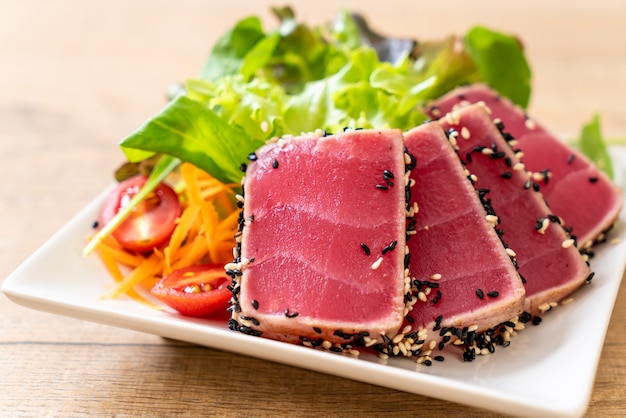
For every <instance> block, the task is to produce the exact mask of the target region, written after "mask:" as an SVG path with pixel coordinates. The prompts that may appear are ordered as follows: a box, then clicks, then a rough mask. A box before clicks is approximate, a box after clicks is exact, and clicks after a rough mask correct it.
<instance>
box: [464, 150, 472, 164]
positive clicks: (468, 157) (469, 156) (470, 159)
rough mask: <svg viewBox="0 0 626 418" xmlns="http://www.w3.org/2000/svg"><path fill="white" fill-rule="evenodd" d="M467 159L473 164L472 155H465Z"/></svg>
mask: <svg viewBox="0 0 626 418" xmlns="http://www.w3.org/2000/svg"><path fill="white" fill-rule="evenodd" d="M465 159H466V160H467V162H468V163H471V162H472V154H470V153H469V152H468V153H467V154H465Z"/></svg>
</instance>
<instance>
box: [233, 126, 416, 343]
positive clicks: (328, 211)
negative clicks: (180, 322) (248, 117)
mask: <svg viewBox="0 0 626 418" xmlns="http://www.w3.org/2000/svg"><path fill="white" fill-rule="evenodd" d="M250 158H251V161H250V164H249V165H248V166H247V171H246V175H245V181H244V183H243V186H244V190H245V203H244V205H243V212H242V213H243V214H242V218H241V222H240V225H241V229H242V230H241V232H242V234H241V236H240V238H239V241H240V242H239V244H238V248H237V249H236V251H239V254H238V256H237V258H236V260H235V262H234V263H232V264H231V265H229V266H227V270H229V271H230V274H231V275H232V276H233V277H234V280H233V308H232V309H233V311H232V319H231V323H230V326H231V328H234V329H236V330H239V331H242V332H246V333H249V334H254V335H261V334H262V335H263V336H266V337H269V338H274V339H279V340H285V341H294V342H304V343H306V344H307V345H315V346H317V345H321V346H322V347H324V348H327V349H332V350H339V349H346V348H348V349H350V348H351V347H352V346H353V345H363V344H364V340H367V341H370V340H371V341H376V340H380V339H381V336H382V335H385V336H391V337H393V336H394V335H395V334H396V333H397V331H398V329H399V327H400V326H401V324H402V320H403V316H404V294H405V267H404V258H405V242H406V235H405V234H406V229H405V227H406V210H407V209H406V200H405V195H406V194H407V190H408V189H407V188H406V187H405V159H406V158H407V155H405V153H404V147H403V138H402V133H401V131H399V130H354V131H348V132H345V133H339V134H337V135H329V136H325V135H322V133H321V132H319V133H318V134H311V135H305V136H301V137H283V138H281V139H278V140H277V141H274V142H271V143H268V144H266V145H265V146H263V147H262V148H261V149H259V150H258V151H257V152H256V153H255V154H253V155H251V156H250ZM408 161H409V162H410V159H409V160H408ZM242 200H243V199H242ZM406 280H408V278H406Z"/></svg>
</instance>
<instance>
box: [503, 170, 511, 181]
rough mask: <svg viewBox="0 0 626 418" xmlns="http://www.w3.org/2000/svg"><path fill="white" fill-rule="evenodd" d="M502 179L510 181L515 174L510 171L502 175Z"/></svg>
mask: <svg viewBox="0 0 626 418" xmlns="http://www.w3.org/2000/svg"><path fill="white" fill-rule="evenodd" d="M500 177H502V178H503V179H510V178H511V177H513V173H511V172H510V171H505V172H504V173H502V174H500Z"/></svg>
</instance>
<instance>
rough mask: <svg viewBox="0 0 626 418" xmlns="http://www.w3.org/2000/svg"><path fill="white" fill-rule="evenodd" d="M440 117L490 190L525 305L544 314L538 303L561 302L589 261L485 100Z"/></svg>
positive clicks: (586, 274)
mask: <svg viewBox="0 0 626 418" xmlns="http://www.w3.org/2000/svg"><path fill="white" fill-rule="evenodd" d="M440 123H441V125H442V126H443V127H444V129H447V130H449V129H453V130H454V131H455V132H456V133H455V134H453V135H456V144H457V147H458V150H459V154H460V156H461V158H462V160H463V161H464V162H465V164H466V165H467V168H468V170H469V171H470V172H471V173H472V174H474V175H476V177H477V178H476V182H475V186H476V187H477V188H478V189H488V190H489V197H490V198H491V199H492V206H493V209H494V210H495V213H496V214H497V215H498V217H499V220H500V224H499V225H498V228H499V229H501V230H502V231H503V232H504V234H503V236H502V239H503V241H504V242H505V243H506V244H508V245H509V246H510V247H511V249H513V250H514V251H515V253H516V258H517V262H518V264H519V273H520V275H521V276H522V277H523V278H524V279H525V280H526V286H525V287H526V303H525V310H526V311H528V312H530V313H531V314H533V315H537V314H540V313H541V311H542V309H540V308H539V307H540V306H543V305H544V304H545V303H549V302H558V301H559V300H561V299H562V298H563V297H565V296H566V295H568V294H569V293H571V292H572V291H573V290H575V289H576V288H577V287H579V286H580V285H581V284H583V283H584V282H585V280H586V279H587V278H588V277H589V275H590V274H591V272H590V270H589V267H588V266H587V265H586V263H585V261H584V260H583V259H582V257H581V256H580V254H579V252H578V250H577V248H576V247H575V245H570V244H571V243H572V241H569V240H570V237H569V235H568V234H567V232H566V231H565V230H564V229H563V228H562V227H561V225H560V223H559V220H558V217H556V216H554V215H553V214H552V211H551V209H549V208H548V206H547V205H546V204H545V202H544V199H543V196H542V194H541V192H539V191H536V190H535V189H534V188H533V187H532V182H531V181H528V180H529V178H528V177H529V174H528V173H527V172H526V171H524V169H523V166H522V165H518V163H519V160H517V158H516V157H515V153H514V152H513V150H512V149H511V147H510V146H509V144H508V143H507V142H506V140H505V139H504V137H503V136H502V134H501V132H500V131H499V130H498V128H497V127H496V126H495V125H494V123H493V121H492V119H491V117H490V116H489V113H488V109H486V108H485V106H483V105H471V106H467V107H464V108H462V109H459V110H456V111H452V112H451V113H449V114H447V115H446V116H445V117H443V118H442V119H441V120H440ZM544 219H546V220H547V221H544ZM539 225H544V226H543V227H542V228H540V227H539ZM564 247H565V248H564Z"/></svg>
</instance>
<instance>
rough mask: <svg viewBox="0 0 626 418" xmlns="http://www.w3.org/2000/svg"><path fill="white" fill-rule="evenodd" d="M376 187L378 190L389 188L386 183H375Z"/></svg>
mask: <svg viewBox="0 0 626 418" xmlns="http://www.w3.org/2000/svg"><path fill="white" fill-rule="evenodd" d="M376 188H377V189H380V190H389V186H387V185H386V184H377V185H376Z"/></svg>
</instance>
